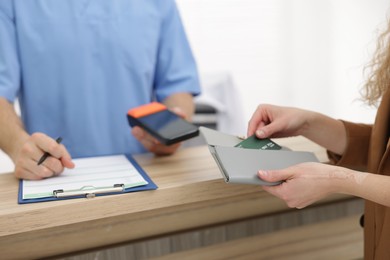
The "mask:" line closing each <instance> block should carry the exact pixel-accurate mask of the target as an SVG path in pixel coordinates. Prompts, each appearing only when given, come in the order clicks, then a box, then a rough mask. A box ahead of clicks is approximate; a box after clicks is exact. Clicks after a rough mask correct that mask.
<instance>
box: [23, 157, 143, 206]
mask: <svg viewBox="0 0 390 260" xmlns="http://www.w3.org/2000/svg"><path fill="white" fill-rule="evenodd" d="M73 162H74V163H75V165H76V166H75V168H74V169H65V170H64V172H63V173H62V174H60V175H59V176H56V177H51V178H47V179H43V180H23V199H36V198H45V197H53V191H55V190H64V191H79V190H89V189H90V190H93V189H100V188H112V187H114V185H118V184H120V185H124V188H131V187H136V186H142V185H147V184H148V182H147V181H146V180H145V179H144V178H143V177H142V175H141V174H140V172H139V171H138V170H137V168H135V167H134V165H133V164H132V163H131V162H130V161H129V160H128V159H127V158H126V156H124V155H114V156H101V157H89V158H80V159H74V160H73Z"/></svg>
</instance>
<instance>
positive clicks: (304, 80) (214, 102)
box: [0, 0, 390, 172]
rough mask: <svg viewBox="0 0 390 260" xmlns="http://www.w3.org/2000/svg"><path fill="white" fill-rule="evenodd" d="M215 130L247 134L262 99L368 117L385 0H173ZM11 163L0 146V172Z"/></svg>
mask: <svg viewBox="0 0 390 260" xmlns="http://www.w3.org/2000/svg"><path fill="white" fill-rule="evenodd" d="M177 3H178V6H179V9H180V12H181V15H182V19H183V22H184V25H185V27H186V31H187V35H188V38H189V40H190V43H191V46H192V49H193V52H194V55H195V58H196V60H197V62H198V68H199V71H200V74H201V81H202V85H203V88H204V94H203V95H202V96H201V97H199V98H198V99H197V102H198V103H199V104H206V105H209V106H211V107H213V108H215V109H216V111H217V115H216V117H217V119H216V120H217V121H218V120H219V121H218V128H219V130H221V131H223V132H227V133H231V134H245V133H246V126H247V122H248V120H249V119H250V116H251V115H252V113H253V112H254V110H255V109H256V107H257V105H258V104H260V103H273V104H278V105H283V106H298V107H302V108H307V109H311V110H315V111H318V112H322V113H326V114H328V115H330V116H333V117H336V118H340V119H346V120H350V121H359V122H364V123H371V122H373V120H374V116H375V109H374V108H370V107H367V106H366V105H364V104H363V103H362V102H361V101H359V97H360V95H359V90H360V88H361V87H362V85H363V83H364V80H365V77H364V75H363V68H364V66H365V65H366V64H367V62H368V61H369V60H370V57H371V56H372V54H373V51H374V49H375V46H376V38H377V36H378V33H379V31H380V30H381V29H383V28H384V27H386V20H387V18H388V14H389V8H390V2H389V1H386V0H375V1H372V0H315V1H313V0H177ZM12 169H13V165H12V163H11V161H10V160H9V159H8V157H7V156H5V155H4V154H3V153H2V152H1V151H0V172H9V171H12Z"/></svg>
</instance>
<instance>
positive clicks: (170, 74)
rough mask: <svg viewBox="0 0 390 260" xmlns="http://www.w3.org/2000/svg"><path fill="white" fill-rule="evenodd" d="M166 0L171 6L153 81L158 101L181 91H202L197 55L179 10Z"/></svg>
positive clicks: (163, 26)
mask: <svg viewBox="0 0 390 260" xmlns="http://www.w3.org/2000/svg"><path fill="white" fill-rule="evenodd" d="M167 2H168V3H169V6H168V8H167V9H166V12H165V13H164V17H163V23H162V28H161V32H160V42H159V50H158V57H157V64H156V73H155V81H154V82H155V85H154V88H155V95H156V98H157V100H158V101H163V100H164V99H165V98H167V97H168V96H170V95H172V94H174V93H178V92H188V93H191V94H192V95H198V94H199V93H200V84H199V76H198V72H197V68H196V63H195V59H194V57H193V55H192V52H191V48H190V45H189V42H188V40H187V37H186V34H185V31H184V27H183V24H182V21H181V18H180V14H179V11H178V9H177V6H176V4H175V2H174V1H167ZM164 3H166V2H164Z"/></svg>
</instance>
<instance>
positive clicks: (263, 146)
mask: <svg viewBox="0 0 390 260" xmlns="http://www.w3.org/2000/svg"><path fill="white" fill-rule="evenodd" d="M235 147H238V148H247V149H258V150H280V149H282V147H281V146H280V145H278V144H277V143H275V142H274V141H272V140H271V139H269V138H265V139H259V138H257V137H256V135H252V136H250V137H248V138H247V139H245V140H243V141H242V142H240V143H238V144H237V145H235Z"/></svg>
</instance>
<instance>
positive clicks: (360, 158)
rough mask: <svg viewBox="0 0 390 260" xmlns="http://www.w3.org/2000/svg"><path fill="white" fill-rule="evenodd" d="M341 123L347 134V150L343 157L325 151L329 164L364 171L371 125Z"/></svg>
mask: <svg viewBox="0 0 390 260" xmlns="http://www.w3.org/2000/svg"><path fill="white" fill-rule="evenodd" d="M341 122H342V123H343V124H344V127H345V129H346V132H347V148H346V149H345V152H344V154H343V155H338V154H335V153H333V152H330V151H327V153H328V157H329V160H330V163H332V164H335V165H338V166H343V167H347V168H351V169H355V170H359V171H366V169H367V159H368V149H369V144H370V137H371V129H372V125H366V124H355V123H351V122H347V121H343V120H341Z"/></svg>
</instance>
